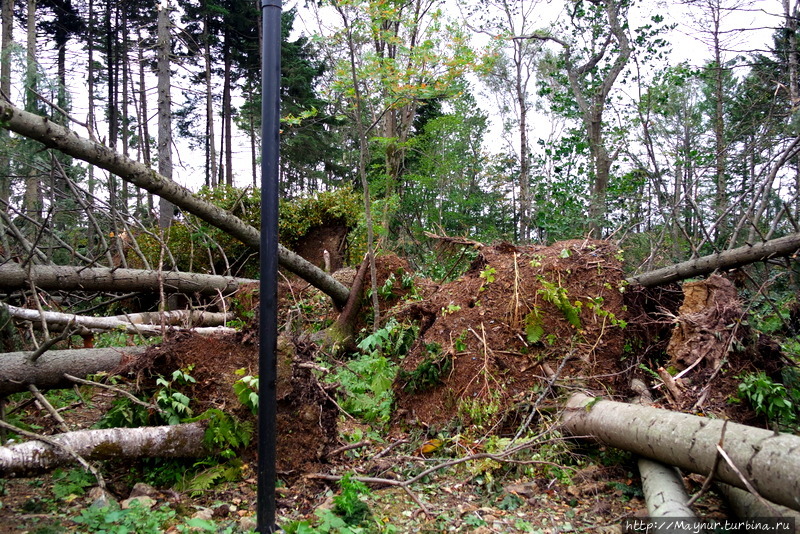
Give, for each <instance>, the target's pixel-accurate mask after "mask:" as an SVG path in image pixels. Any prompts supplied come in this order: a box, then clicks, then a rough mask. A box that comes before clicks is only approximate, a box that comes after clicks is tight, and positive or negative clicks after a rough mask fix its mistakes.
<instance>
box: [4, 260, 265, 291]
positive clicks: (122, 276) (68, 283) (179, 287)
mask: <svg viewBox="0 0 800 534" xmlns="http://www.w3.org/2000/svg"><path fill="white" fill-rule="evenodd" d="M31 281H33V282H34V283H35V284H36V287H38V288H40V289H44V290H53V289H61V290H65V291H70V290H80V291H119V292H130V291H156V290H158V289H159V287H160V284H161V283H163V286H164V291H165V292H166V293H190V294H192V293H200V294H216V293H218V292H222V293H223V294H228V293H233V292H234V291H236V289H237V288H238V287H239V284H247V283H253V284H254V283H257V282H258V280H250V279H247V278H234V277H232V276H218V275H212V274H197V273H184V272H175V271H162V272H159V271H152V270H143V269H106V268H104V267H95V268H82V267H71V266H62V265H30V266H27V267H23V266H22V265H20V264H19V263H6V264H4V265H0V290H4V291H14V290H18V289H26V288H29V287H30V283H31Z"/></svg>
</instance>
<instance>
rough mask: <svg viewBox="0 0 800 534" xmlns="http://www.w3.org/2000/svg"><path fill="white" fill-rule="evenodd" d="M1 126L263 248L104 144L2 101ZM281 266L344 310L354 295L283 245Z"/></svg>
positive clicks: (250, 231) (234, 220)
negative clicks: (103, 170) (105, 172)
mask: <svg viewBox="0 0 800 534" xmlns="http://www.w3.org/2000/svg"><path fill="white" fill-rule="evenodd" d="M0 127H2V128H6V129H8V130H11V131H12V132H15V133H17V134H20V135H23V136H25V137H28V138H30V139H34V140H36V141H39V142H40V143H42V144H43V145H44V146H46V147H47V148H53V149H56V150H58V151H60V152H63V153H64V154H68V155H70V156H73V157H75V158H78V159H80V160H83V161H86V162H88V163H91V164H93V165H97V166H98V167H100V168H103V169H106V170H107V171H110V172H112V173H114V174H116V175H118V176H119V177H120V178H122V179H123V180H125V181H126V182H129V183H131V184H133V185H135V186H137V187H141V188H142V189H144V190H146V191H149V192H150V193H153V194H154V195H158V196H159V197H161V198H164V199H166V200H169V201H170V202H172V203H173V204H174V205H176V206H177V207H179V208H181V209H182V210H184V211H186V212H188V213H191V214H192V215H195V216H197V217H199V218H200V219H202V220H203V221H205V222H207V223H208V224H210V225H212V226H214V227H216V228H219V229H220V230H222V231H223V232H226V233H227V234H229V235H231V236H232V237H234V238H236V239H238V240H239V241H241V242H242V243H244V244H245V245H247V246H249V247H251V248H253V249H255V250H258V249H259V245H260V237H259V236H260V233H259V231H258V230H257V229H255V228H253V227H252V226H250V225H249V224H247V223H245V222H244V221H242V220H241V219H240V218H238V217H236V216H235V215H233V214H232V213H230V212H229V211H226V210H224V209H222V208H220V207H218V206H215V205H214V204H212V203H210V202H207V201H205V200H203V199H201V198H199V197H197V196H196V195H194V194H193V193H192V192H191V191H189V190H188V189H186V188H185V187H183V186H181V185H180V184H178V183H176V182H174V181H172V180H170V179H168V178H166V177H164V176H162V175H161V174H159V173H157V172H156V171H154V170H153V169H151V168H150V167H148V166H147V165H145V164H144V163H140V162H138V161H135V160H133V159H131V158H129V157H127V156H124V155H122V154H120V153H118V152H115V151H114V150H112V149H111V148H109V147H107V146H105V145H102V144H100V143H97V142H94V141H91V140H89V139H84V138H82V137H80V136H79V135H78V134H77V133H75V132H73V131H72V130H70V129H69V128H65V127H64V126H61V125H59V124H56V123H55V122H52V121H50V120H49V119H47V118H46V117H42V116H40V115H36V114H34V113H30V112H27V111H24V110H21V109H19V108H17V107H15V106H13V105H12V104H10V103H9V102H7V101H3V100H0ZM278 262H279V263H280V265H281V266H282V267H284V268H285V269H287V270H289V271H291V272H293V273H294V274H296V275H297V276H299V277H301V278H303V279H304V280H305V281H307V282H308V283H310V284H312V285H313V286H315V287H317V288H318V289H320V290H321V291H323V292H324V293H325V294H327V295H329V296H330V297H331V298H332V299H333V300H334V302H336V303H337V305H339V306H344V304H345V303H346V302H347V297H348V295H349V294H350V291H349V290H348V289H347V287H345V286H344V285H343V284H342V283H340V282H339V281H338V280H336V279H335V278H333V277H332V276H330V275H329V274H328V273H326V272H325V271H323V270H322V269H320V268H319V267H317V266H316V265H314V264H312V263H310V262H308V261H306V260H305V259H303V258H302V257H301V256H299V255H298V254H295V253H294V252H292V251H290V250H289V249H287V248H286V247H284V246H283V245H280V244H279V245H278Z"/></svg>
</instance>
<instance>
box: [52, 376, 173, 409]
mask: <svg viewBox="0 0 800 534" xmlns="http://www.w3.org/2000/svg"><path fill="white" fill-rule="evenodd" d="M64 378H66V379H67V380H72V381H73V382H77V383H78V384H85V385H87V386H96V387H99V388H105V389H109V390H111V391H113V392H115V393H119V394H120V395H124V396H126V397H127V398H129V399H130V400H131V402H134V403H136V404H138V405H140V406H144V407H145V408H148V409H150V410H155V411H157V412H158V413H164V410H162V409H161V408H160V407H159V406H158V405H156V404H151V403H149V402H144V401H143V400H141V399H138V398H136V395H133V394H132V393H130V392H128V391H125V390H124V389H122V388H118V387H115V386H110V385H108V384H101V383H100V382H94V381H92V380H84V379H83V378H78V377H77V376H72V375H70V374H67V373H64Z"/></svg>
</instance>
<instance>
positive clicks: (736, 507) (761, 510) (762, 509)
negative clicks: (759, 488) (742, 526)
mask: <svg viewBox="0 0 800 534" xmlns="http://www.w3.org/2000/svg"><path fill="white" fill-rule="evenodd" d="M717 489H719V491H720V493H722V495H723V496H724V497H725V500H727V501H728V504H729V505H730V507H731V510H733V513H734V514H736V517H741V518H742V519H748V518H753V519H756V518H759V517H776V516H778V517H783V518H786V519H789V518H793V519H794V531H795V533H798V532H800V513H799V512H795V511H794V510H792V509H790V508H787V507H785V506H781V505H779V504H774V503H768V504H765V503H764V502H763V501H761V500H759V499H758V497H756V496H755V495H753V494H752V493H750V492H749V491H745V490H743V489H739V488H735V487H733V486H731V485H730V484H724V483H718V484H717Z"/></svg>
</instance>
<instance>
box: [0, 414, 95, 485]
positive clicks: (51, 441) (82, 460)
mask: <svg viewBox="0 0 800 534" xmlns="http://www.w3.org/2000/svg"><path fill="white" fill-rule="evenodd" d="M0 427H3V428H5V429H7V430H10V431H12V432H16V433H17V434H19V435H20V436H25V437H27V438H31V439H35V440H38V441H41V442H42V443H46V444H48V445H50V446H51V447H53V448H55V449H61V450H62V451H64V452H66V453H67V454H69V455H70V456H72V457H73V458H75V460H76V461H77V462H78V463H79V464H81V465H82V466H83V467H84V468H85V469H86V470H87V471H89V472H90V473H91V474H92V475H94V478H96V479H97V485H98V486H99V487H100V489H101V490H103V491H105V489H106V481H105V480H104V479H103V475H102V474H100V471H98V470H97V468H95V467H94V466H93V465H92V464H90V463H89V462H87V461H86V459H85V458H84V457H83V456H81V455H80V454H78V453H77V452H75V451H74V450H73V449H72V447H69V446H68V445H64V444H63V443H59V442H58V441H56V440H54V439H52V438H50V437H48V436H43V435H42V434H37V433H35V432H29V431H27V430H23V429H21V428H19V427H16V426H14V425H12V424H10V423H6V422H5V421H2V420H0Z"/></svg>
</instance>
